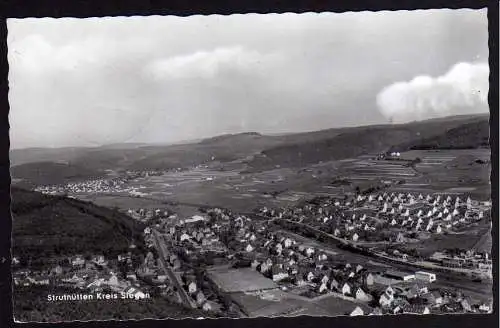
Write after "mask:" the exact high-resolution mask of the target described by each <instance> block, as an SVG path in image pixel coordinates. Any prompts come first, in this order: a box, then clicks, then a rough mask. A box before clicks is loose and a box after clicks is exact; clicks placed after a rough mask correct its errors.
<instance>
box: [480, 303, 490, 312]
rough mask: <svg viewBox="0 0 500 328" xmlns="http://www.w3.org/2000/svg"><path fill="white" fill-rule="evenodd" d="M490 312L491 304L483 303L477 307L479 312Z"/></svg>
mask: <svg viewBox="0 0 500 328" xmlns="http://www.w3.org/2000/svg"><path fill="white" fill-rule="evenodd" d="M491 310H492V306H491V304H486V303H483V304H481V305H480V306H479V311H481V312H487V313H490V312H491Z"/></svg>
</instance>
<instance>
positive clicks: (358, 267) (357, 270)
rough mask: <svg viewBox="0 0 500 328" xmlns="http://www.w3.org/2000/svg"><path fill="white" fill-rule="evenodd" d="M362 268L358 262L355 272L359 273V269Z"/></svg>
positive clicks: (361, 269)
mask: <svg viewBox="0 0 500 328" xmlns="http://www.w3.org/2000/svg"><path fill="white" fill-rule="evenodd" d="M363 269H364V268H363V266H362V265H361V264H358V265H357V266H356V273H360V272H361V271H363Z"/></svg>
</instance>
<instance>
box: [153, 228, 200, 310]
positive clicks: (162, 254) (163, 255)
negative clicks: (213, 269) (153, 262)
mask: <svg viewBox="0 0 500 328" xmlns="http://www.w3.org/2000/svg"><path fill="white" fill-rule="evenodd" d="M153 235H154V240H155V243H156V248H157V249H158V253H159V255H160V264H161V265H162V267H163V269H164V270H165V271H166V272H167V274H168V276H169V277H170V281H171V282H172V283H173V284H174V285H175V286H176V288H177V293H178V295H179V296H180V298H181V300H182V303H184V304H185V305H186V306H189V307H192V308H196V307H197V306H196V304H195V302H194V301H193V300H192V299H191V297H189V296H188V294H187V292H186V291H185V290H184V288H182V284H181V282H180V281H179V279H178V278H177V276H176V275H175V274H174V272H173V271H172V269H171V268H170V266H169V265H168V264H167V254H168V251H167V250H166V249H165V243H163V242H162V240H161V238H160V234H159V232H158V231H156V230H154V229H153Z"/></svg>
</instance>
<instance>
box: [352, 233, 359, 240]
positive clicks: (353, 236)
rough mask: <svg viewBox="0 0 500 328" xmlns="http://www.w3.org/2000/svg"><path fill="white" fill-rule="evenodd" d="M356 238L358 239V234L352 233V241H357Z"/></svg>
mask: <svg viewBox="0 0 500 328" xmlns="http://www.w3.org/2000/svg"><path fill="white" fill-rule="evenodd" d="M358 239H359V235H358V234H357V233H354V235H352V241H354V242H357V241H358Z"/></svg>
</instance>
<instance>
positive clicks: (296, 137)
mask: <svg viewBox="0 0 500 328" xmlns="http://www.w3.org/2000/svg"><path fill="white" fill-rule="evenodd" d="M488 144H489V115H488V114H484V115H483V114H481V115H461V116H450V117H447V118H436V119H428V120H424V121H415V122H411V123H405V124H381V125H369V126H358V127H346V128H331V129H326V130H319V131H312V132H300V133H293V134H286V135H274V136H270V135H264V134H261V133H258V132H243V133H235V134H223V135H218V136H215V137H211V138H205V139H202V140H199V141H198V142H195V143H185V144H175V145H165V146H158V145H148V144H141V143H134V144H130V145H129V146H127V145H126V144H113V145H108V146H101V147H94V148H76V147H67V148H54V149H46V150H44V149H40V148H34V149H23V150H11V153H10V156H11V163H12V169H11V175H12V178H13V179H16V181H17V180H24V182H31V183H33V184H52V183H54V184H57V183H63V182H65V181H78V180H85V179H88V178H90V177H100V176H104V175H105V174H106V172H105V171H106V170H110V169H111V170H168V169H175V168H187V167H192V166H196V165H200V164H207V163H211V162H214V161H216V162H219V163H229V162H232V161H236V160H243V162H244V163H246V164H247V165H248V167H249V171H265V170H269V169H273V168H275V167H278V166H279V167H301V166H307V165H310V164H315V163H318V162H322V161H331V160H340V159H346V158H352V157H356V156H359V155H363V154H367V153H374V152H377V153H378V152H384V151H389V150H394V149H396V150H400V151H404V150H410V149H428V148H429V147H431V146H432V147H434V148H439V149H453V148H461V149H464V148H465V149H467V148H478V147H487V146H488ZM28 185H29V183H28V184H25V186H28Z"/></svg>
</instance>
